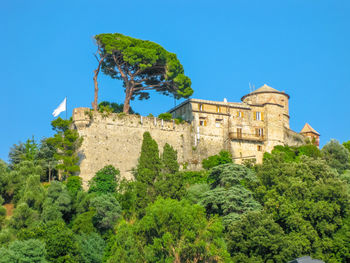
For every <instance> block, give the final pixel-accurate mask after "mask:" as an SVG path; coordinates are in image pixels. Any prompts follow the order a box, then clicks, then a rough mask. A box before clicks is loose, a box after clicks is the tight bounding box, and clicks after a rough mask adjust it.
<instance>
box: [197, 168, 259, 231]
mask: <svg viewBox="0 0 350 263" xmlns="http://www.w3.org/2000/svg"><path fill="white" fill-rule="evenodd" d="M208 180H209V181H211V182H212V183H211V184H210V188H211V189H210V190H209V191H206V192H204V193H203V194H202V195H201V199H200V202H199V204H201V205H203V206H204V207H205V208H206V210H207V213H208V214H218V215H220V216H222V217H223V222H224V225H225V226H229V225H231V224H232V223H233V222H234V221H236V220H238V219H239V218H240V217H241V215H242V214H245V213H247V212H248V211H255V210H260V209H261V205H260V204H259V202H258V201H256V200H255V199H254V197H253V193H252V192H251V191H250V190H248V189H247V188H246V187H249V186H252V185H254V184H257V181H258V179H257V177H256V175H255V174H254V173H253V172H252V171H251V170H250V169H248V168H247V167H245V166H242V165H238V164H232V163H228V164H223V165H219V166H216V167H214V168H212V170H211V173H210V175H209V177H208Z"/></svg>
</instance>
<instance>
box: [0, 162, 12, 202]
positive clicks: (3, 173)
mask: <svg viewBox="0 0 350 263" xmlns="http://www.w3.org/2000/svg"><path fill="white" fill-rule="evenodd" d="M9 173H10V169H9V167H8V165H7V163H5V162H4V161H3V160H1V159H0V196H1V197H3V198H5V195H6V188H7V183H8V180H9Z"/></svg>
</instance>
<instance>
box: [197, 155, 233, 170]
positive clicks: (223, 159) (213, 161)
mask: <svg viewBox="0 0 350 263" xmlns="http://www.w3.org/2000/svg"><path fill="white" fill-rule="evenodd" d="M225 163H232V155H231V153H230V152H228V151H224V150H222V151H221V152H220V153H219V154H217V155H213V156H210V157H208V158H207V159H204V160H203V161H202V166H203V168H204V169H207V170H209V169H211V168H213V167H215V166H218V165H220V164H225Z"/></svg>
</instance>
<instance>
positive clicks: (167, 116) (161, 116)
mask: <svg viewBox="0 0 350 263" xmlns="http://www.w3.org/2000/svg"><path fill="white" fill-rule="evenodd" d="M158 118H159V119H161V120H165V121H171V120H172V118H173V115H171V113H169V112H164V113H161V114H159V115H158Z"/></svg>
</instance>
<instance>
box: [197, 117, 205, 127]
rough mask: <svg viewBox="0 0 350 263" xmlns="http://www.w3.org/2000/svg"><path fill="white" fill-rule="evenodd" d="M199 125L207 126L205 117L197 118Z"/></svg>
mask: <svg viewBox="0 0 350 263" xmlns="http://www.w3.org/2000/svg"><path fill="white" fill-rule="evenodd" d="M199 125H200V126H207V120H206V119H205V118H203V117H202V118H200V119H199Z"/></svg>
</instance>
